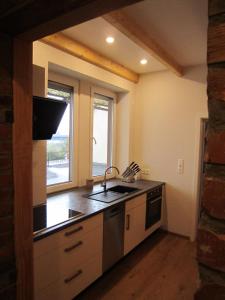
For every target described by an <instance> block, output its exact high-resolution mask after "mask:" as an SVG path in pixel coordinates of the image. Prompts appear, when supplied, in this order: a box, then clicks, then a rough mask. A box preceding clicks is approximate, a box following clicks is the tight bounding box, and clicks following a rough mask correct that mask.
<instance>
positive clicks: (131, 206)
mask: <svg viewBox="0 0 225 300" xmlns="http://www.w3.org/2000/svg"><path fill="white" fill-rule="evenodd" d="M145 215H146V194H143V195H141V196H138V197H136V198H134V199H132V200H130V201H128V202H126V206H125V228H124V255H126V254H127V253H128V252H130V251H131V250H132V249H133V248H134V247H136V246H137V245H138V244H139V243H141V242H142V241H143V239H144V238H145Z"/></svg>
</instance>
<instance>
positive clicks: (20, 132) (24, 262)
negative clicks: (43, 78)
mask: <svg viewBox="0 0 225 300" xmlns="http://www.w3.org/2000/svg"><path fill="white" fill-rule="evenodd" d="M13 48H14V65H13V71H14V74H13V113H14V123H13V174H14V227H15V229H14V231H15V251H16V266H17V298H16V299H17V300H32V299H33V217H32V216H33V209H32V206H33V203H32V43H30V42H29V43H28V42H24V41H21V40H18V39H15V40H14V47H13Z"/></svg>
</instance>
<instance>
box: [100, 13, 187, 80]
mask: <svg viewBox="0 0 225 300" xmlns="http://www.w3.org/2000/svg"><path fill="white" fill-rule="evenodd" d="M103 18H104V19H105V20H106V21H107V22H109V23H110V24H111V25H113V26H114V27H116V28H117V29H118V30H119V31H121V32H122V33H123V34H125V35H126V36H127V37H128V38H129V39H130V40H132V41H133V42H135V43H136V44H137V45H138V46H140V47H141V48H143V49H144V50H146V51H147V52H148V53H149V54H150V55H152V56H153V57H154V58H156V59H157V60H158V61H160V62H161V63H162V64H163V65H165V66H166V67H167V68H168V69H169V70H171V71H172V72H174V73H175V74H176V75H178V76H182V74H183V70H182V67H181V66H180V65H179V64H178V63H177V62H176V61H175V60H174V59H173V57H171V56H170V55H169V54H168V53H167V52H166V51H165V50H164V49H163V48H162V47H161V46H160V45H159V44H158V43H157V42H156V41H155V40H154V39H153V38H151V37H150V36H149V35H148V34H147V33H146V32H145V31H144V30H143V29H142V28H141V27H140V26H139V25H138V24H136V23H135V22H134V21H133V20H132V19H131V18H130V17H129V16H127V15H126V14H125V13H124V12H123V11H118V10H117V11H114V12H111V13H109V14H106V15H104V16H103Z"/></svg>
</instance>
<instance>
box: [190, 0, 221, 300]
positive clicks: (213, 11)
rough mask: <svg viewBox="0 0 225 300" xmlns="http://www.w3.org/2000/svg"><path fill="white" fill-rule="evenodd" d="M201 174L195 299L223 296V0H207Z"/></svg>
mask: <svg viewBox="0 0 225 300" xmlns="http://www.w3.org/2000/svg"><path fill="white" fill-rule="evenodd" d="M208 109H209V126H208V129H207V137H206V150H205V157H204V161H205V175H204V187H203V193H202V203H201V208H202V212H201V218H200V223H199V228H198V241H197V259H198V262H199V273H200V279H201V288H200V289H199V290H198V292H197V293H196V297H195V298H196V299H197V300H200V299H201V300H203V299H204V300H207V299H210V300H212V299H217V300H220V299H221V300H222V299H225V1H224V0H209V28H208Z"/></svg>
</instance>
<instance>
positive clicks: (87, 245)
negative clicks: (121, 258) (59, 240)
mask: <svg viewBox="0 0 225 300" xmlns="http://www.w3.org/2000/svg"><path fill="white" fill-rule="evenodd" d="M102 236H103V227H102V226H100V227H97V228H95V229H94V230H92V231H90V232H88V233H87V234H85V235H82V237H81V236H79V237H78V236H75V237H74V239H73V240H72V241H71V240H70V241H69V242H67V243H66V244H64V245H63V246H61V247H59V248H56V249H54V250H53V251H49V252H47V253H45V254H44V255H42V256H39V257H38V258H36V259H35V260H34V286H35V291H37V290H40V289H42V288H44V287H45V286H47V285H49V284H50V283H51V282H53V281H56V280H57V279H58V278H59V277H61V276H62V275H63V276H67V274H69V273H71V272H72V271H73V269H74V268H75V267H76V266H77V265H79V264H81V263H83V262H85V261H87V260H89V259H90V257H92V256H93V255H95V254H96V253H102Z"/></svg>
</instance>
